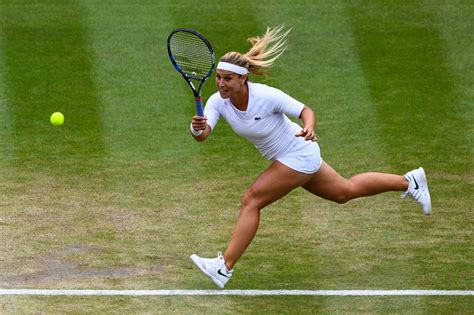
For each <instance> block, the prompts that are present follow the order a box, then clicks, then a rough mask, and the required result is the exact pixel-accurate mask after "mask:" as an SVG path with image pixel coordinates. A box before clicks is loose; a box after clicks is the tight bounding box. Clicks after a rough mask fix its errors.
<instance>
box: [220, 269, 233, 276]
mask: <svg viewBox="0 0 474 315" xmlns="http://www.w3.org/2000/svg"><path fill="white" fill-rule="evenodd" d="M217 273H218V274H220V275H221V276H223V277H226V278H230V277H229V276H227V275H225V274H224V273H222V271H221V270H220V269H219V270H217Z"/></svg>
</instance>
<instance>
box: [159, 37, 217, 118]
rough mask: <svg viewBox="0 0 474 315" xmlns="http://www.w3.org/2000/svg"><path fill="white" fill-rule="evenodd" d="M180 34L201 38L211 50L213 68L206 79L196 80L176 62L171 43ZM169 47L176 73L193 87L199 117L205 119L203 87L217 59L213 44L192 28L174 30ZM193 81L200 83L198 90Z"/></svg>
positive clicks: (211, 70)
mask: <svg viewBox="0 0 474 315" xmlns="http://www.w3.org/2000/svg"><path fill="white" fill-rule="evenodd" d="M178 32H187V33H191V34H193V35H195V36H197V37H199V38H200V39H201V40H202V41H203V42H204V43H205V44H206V46H207V48H209V52H210V57H211V60H212V64H211V68H210V69H209V72H208V73H207V74H206V75H205V76H204V77H202V78H196V77H193V76H190V75H188V74H187V73H186V72H184V71H183V70H182V69H181V67H180V66H179V64H178V63H177V62H176V59H175V57H174V56H173V53H172V52H171V45H170V41H171V37H172V36H173V35H174V34H175V33H178ZM167 46H168V56H169V57H170V60H171V63H172V64H173V66H174V68H175V69H176V71H178V72H179V73H180V74H181V76H182V77H183V78H184V79H185V80H186V82H187V83H188V85H189V86H190V87H191V90H192V91H193V94H194V105H195V106H196V113H197V115H198V116H201V117H204V108H203V105H202V96H201V93H202V87H203V85H204V82H206V80H207V79H209V77H210V76H211V75H212V72H213V71H214V67H215V65H216V57H215V54H214V49H213V48H212V45H211V43H210V42H209V41H208V40H207V39H206V38H205V37H204V36H203V35H202V34H201V33H199V32H198V31H196V30H194V29H191V28H177V29H175V30H173V31H172V32H171V33H170V35H169V36H168V40H167ZM192 80H196V81H198V82H200V83H199V86H198V88H197V89H196V87H195V85H194V84H193V81H192Z"/></svg>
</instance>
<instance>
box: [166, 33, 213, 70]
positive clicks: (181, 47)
mask: <svg viewBox="0 0 474 315" xmlns="http://www.w3.org/2000/svg"><path fill="white" fill-rule="evenodd" d="M170 49H171V52H172V54H173V56H174V58H175V61H176V63H177V64H178V66H179V67H180V68H181V69H182V70H183V71H184V72H185V73H186V74H188V75H189V76H191V77H195V78H198V77H205V76H207V75H208V73H209V71H211V68H212V66H213V60H212V54H211V52H210V50H209V47H208V46H207V45H206V43H205V42H204V41H203V40H202V39H200V38H199V37H197V36H195V35H194V34H191V33H185V32H178V33H175V34H174V35H173V37H172V38H171V40H170Z"/></svg>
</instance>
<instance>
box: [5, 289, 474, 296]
mask: <svg viewBox="0 0 474 315" xmlns="http://www.w3.org/2000/svg"><path fill="white" fill-rule="evenodd" d="M0 295H42V296H58V295H63V296H64V295H67V296H203V295H204V296H208V295H226V296H469V295H474V291H473V290H41V289H39V290H36V289H0Z"/></svg>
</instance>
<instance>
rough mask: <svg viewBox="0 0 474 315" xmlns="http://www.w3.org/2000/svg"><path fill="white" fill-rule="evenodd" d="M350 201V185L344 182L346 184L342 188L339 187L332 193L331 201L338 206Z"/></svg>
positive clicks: (351, 197) (351, 195) (351, 196)
mask: <svg viewBox="0 0 474 315" xmlns="http://www.w3.org/2000/svg"><path fill="white" fill-rule="evenodd" d="M351 199H353V194H352V185H351V182H350V181H348V182H346V184H345V185H344V186H342V187H340V188H339V189H338V190H337V191H336V192H335V193H334V196H333V198H332V201H334V202H336V203H338V204H344V203H346V202H348V201H349V200H351Z"/></svg>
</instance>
